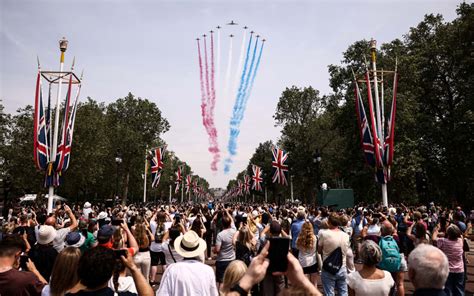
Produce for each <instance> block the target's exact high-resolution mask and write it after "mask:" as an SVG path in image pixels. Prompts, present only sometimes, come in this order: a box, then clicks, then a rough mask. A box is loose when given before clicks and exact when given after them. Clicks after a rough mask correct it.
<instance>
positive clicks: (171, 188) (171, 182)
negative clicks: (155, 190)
mask: <svg viewBox="0 0 474 296" xmlns="http://www.w3.org/2000/svg"><path fill="white" fill-rule="evenodd" d="M171 184H173V176H170V195H169V199H168V202H169V204H171V194H172V190H173V185H171Z"/></svg>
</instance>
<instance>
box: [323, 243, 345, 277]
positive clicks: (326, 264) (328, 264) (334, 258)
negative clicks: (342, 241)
mask: <svg viewBox="0 0 474 296" xmlns="http://www.w3.org/2000/svg"><path fill="white" fill-rule="evenodd" d="M341 267H342V249H341V247H337V249H335V250H334V251H332V252H331V254H329V256H328V257H327V258H326V259H324V261H323V270H324V271H327V272H329V273H330V274H332V275H336V274H337V273H338V272H339V270H340V269H341Z"/></svg>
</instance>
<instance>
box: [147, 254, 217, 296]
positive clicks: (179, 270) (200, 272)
mask: <svg viewBox="0 0 474 296" xmlns="http://www.w3.org/2000/svg"><path fill="white" fill-rule="evenodd" d="M160 295H179V296H195V295H202V296H218V295H219V294H218V292H217V287H216V277H215V275H214V270H213V269H212V267H210V266H208V265H206V264H204V263H201V262H199V261H197V260H184V261H182V262H177V263H174V264H171V265H170V266H168V267H167V268H166V270H165V273H164V274H163V277H162V278H161V283H160V289H159V290H158V291H157V292H156V296H160Z"/></svg>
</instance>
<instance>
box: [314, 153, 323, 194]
mask: <svg viewBox="0 0 474 296" xmlns="http://www.w3.org/2000/svg"><path fill="white" fill-rule="evenodd" d="M321 160H322V158H321V154H320V153H319V149H316V151H315V152H314V154H313V163H314V164H315V165H316V177H317V179H316V200H317V198H318V188H319V182H320V179H321Z"/></svg>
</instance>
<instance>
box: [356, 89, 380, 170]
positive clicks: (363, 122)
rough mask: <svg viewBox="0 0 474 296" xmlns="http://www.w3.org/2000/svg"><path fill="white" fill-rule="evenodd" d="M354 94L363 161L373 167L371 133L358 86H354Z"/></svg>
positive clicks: (373, 156) (373, 157)
mask: <svg viewBox="0 0 474 296" xmlns="http://www.w3.org/2000/svg"><path fill="white" fill-rule="evenodd" d="M355 87H356V89H355V93H356V100H355V101H356V112H357V121H358V123H359V131H360V140H361V143H362V151H364V155H365V161H366V162H367V164H368V165H370V166H372V167H375V155H374V144H373V138H372V133H371V130H370V126H369V123H368V122H367V114H366V113H365V108H364V103H363V101H362V96H361V94H360V89H359V85H358V84H357V82H356V84H355Z"/></svg>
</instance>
